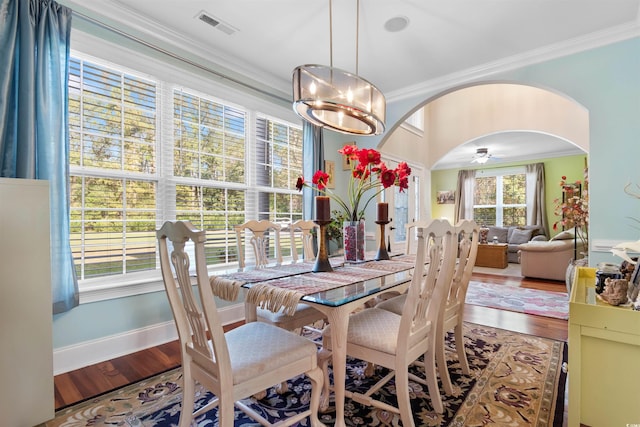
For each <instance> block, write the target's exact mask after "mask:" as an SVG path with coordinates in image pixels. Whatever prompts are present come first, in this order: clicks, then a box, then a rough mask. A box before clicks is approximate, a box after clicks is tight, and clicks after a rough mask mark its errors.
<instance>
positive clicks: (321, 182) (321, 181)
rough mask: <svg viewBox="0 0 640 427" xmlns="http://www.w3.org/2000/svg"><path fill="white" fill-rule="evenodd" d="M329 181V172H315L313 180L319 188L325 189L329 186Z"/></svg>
mask: <svg viewBox="0 0 640 427" xmlns="http://www.w3.org/2000/svg"><path fill="white" fill-rule="evenodd" d="M328 181H329V174H328V173H326V172H324V171H316V173H314V174H313V179H312V182H313V183H314V184H315V185H317V186H318V190H324V189H325V188H326V187H327V182H328Z"/></svg>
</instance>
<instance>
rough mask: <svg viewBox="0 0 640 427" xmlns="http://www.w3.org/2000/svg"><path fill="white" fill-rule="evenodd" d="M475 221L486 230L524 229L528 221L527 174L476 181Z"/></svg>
mask: <svg viewBox="0 0 640 427" xmlns="http://www.w3.org/2000/svg"><path fill="white" fill-rule="evenodd" d="M473 205H474V206H473V217H474V220H475V221H476V222H477V223H478V224H481V225H483V226H489V225H496V226H524V225H526V221H527V203H526V176H525V174H524V173H515V174H514V173H511V174H504V175H501V174H496V175H493V176H482V177H476V181H475V190H474V199H473Z"/></svg>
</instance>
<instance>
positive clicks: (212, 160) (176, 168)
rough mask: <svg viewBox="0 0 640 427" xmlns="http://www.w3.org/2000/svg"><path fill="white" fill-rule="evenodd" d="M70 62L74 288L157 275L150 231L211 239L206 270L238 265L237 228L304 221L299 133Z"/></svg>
mask: <svg viewBox="0 0 640 427" xmlns="http://www.w3.org/2000/svg"><path fill="white" fill-rule="evenodd" d="M96 62H98V61H93V60H91V59H88V57H87V58H85V57H83V55H82V54H75V55H74V57H73V59H72V60H71V63H70V76H69V134H70V182H71V191H70V193H71V246H72V252H73V254H74V261H75V265H76V272H77V274H78V278H79V279H89V278H93V277H102V276H112V275H123V274H131V273H135V272H140V271H145V270H155V269H156V268H159V264H158V260H157V253H156V237H155V230H156V229H157V228H159V227H160V226H161V225H162V223H163V222H164V221H166V220H189V221H191V222H192V223H193V224H194V226H195V227H197V228H201V229H204V230H207V245H206V256H207V262H208V264H210V265H216V264H218V265H223V264H227V263H233V262H236V261H237V253H236V242H235V233H234V231H233V226H234V225H236V224H240V223H243V222H244V221H245V220H246V219H248V218H256V217H259V218H268V219H271V220H279V219H280V218H284V219H286V220H287V221H289V220H295V219H299V218H301V217H302V198H301V196H300V195H299V193H298V191H297V190H296V189H295V181H296V178H297V177H298V176H299V175H300V174H301V172H302V130H301V128H300V127H299V126H295V125H292V124H288V123H285V122H284V121H282V120H279V119H276V118H267V117H266V116H265V115H264V114H261V113H259V112H257V111H254V110H252V109H248V108H244V107H242V106H238V105H233V104H232V103H229V102H225V101H222V100H219V99H216V98H215V97H214V96H210V95H208V94H204V93H198V92H196V91H191V90H188V89H185V88H178V87H177V85H176V84H173V83H172V82H170V81H163V80H160V79H155V78H153V77H149V76H143V75H142V73H140V74H136V72H132V71H130V70H125V69H124V68H123V67H120V66H118V65H115V64H109V63H101V64H97V63H96Z"/></svg>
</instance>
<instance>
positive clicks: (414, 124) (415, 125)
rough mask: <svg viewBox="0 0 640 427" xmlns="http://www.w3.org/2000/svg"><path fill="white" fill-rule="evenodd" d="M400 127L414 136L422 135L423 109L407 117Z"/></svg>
mask: <svg viewBox="0 0 640 427" xmlns="http://www.w3.org/2000/svg"><path fill="white" fill-rule="evenodd" d="M401 126H402V127H404V128H405V129H407V130H409V131H410V132H413V133H415V134H416V135H422V134H423V133H424V107H422V108H420V109H418V110H417V111H415V112H414V113H413V114H411V115H410V116H409V117H407V120H405V121H404V122H403V123H402V124H401Z"/></svg>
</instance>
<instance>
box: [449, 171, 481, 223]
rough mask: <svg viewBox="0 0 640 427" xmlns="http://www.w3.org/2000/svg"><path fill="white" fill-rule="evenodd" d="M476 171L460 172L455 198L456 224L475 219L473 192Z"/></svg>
mask: <svg viewBox="0 0 640 427" xmlns="http://www.w3.org/2000/svg"><path fill="white" fill-rule="evenodd" d="M475 181H476V171H475V170H474V169H471V170H460V171H458V184H457V185H456V194H455V198H454V203H455V204H454V211H455V213H454V224H457V223H458V221H460V220H462V219H473V191H474V188H475Z"/></svg>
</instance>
